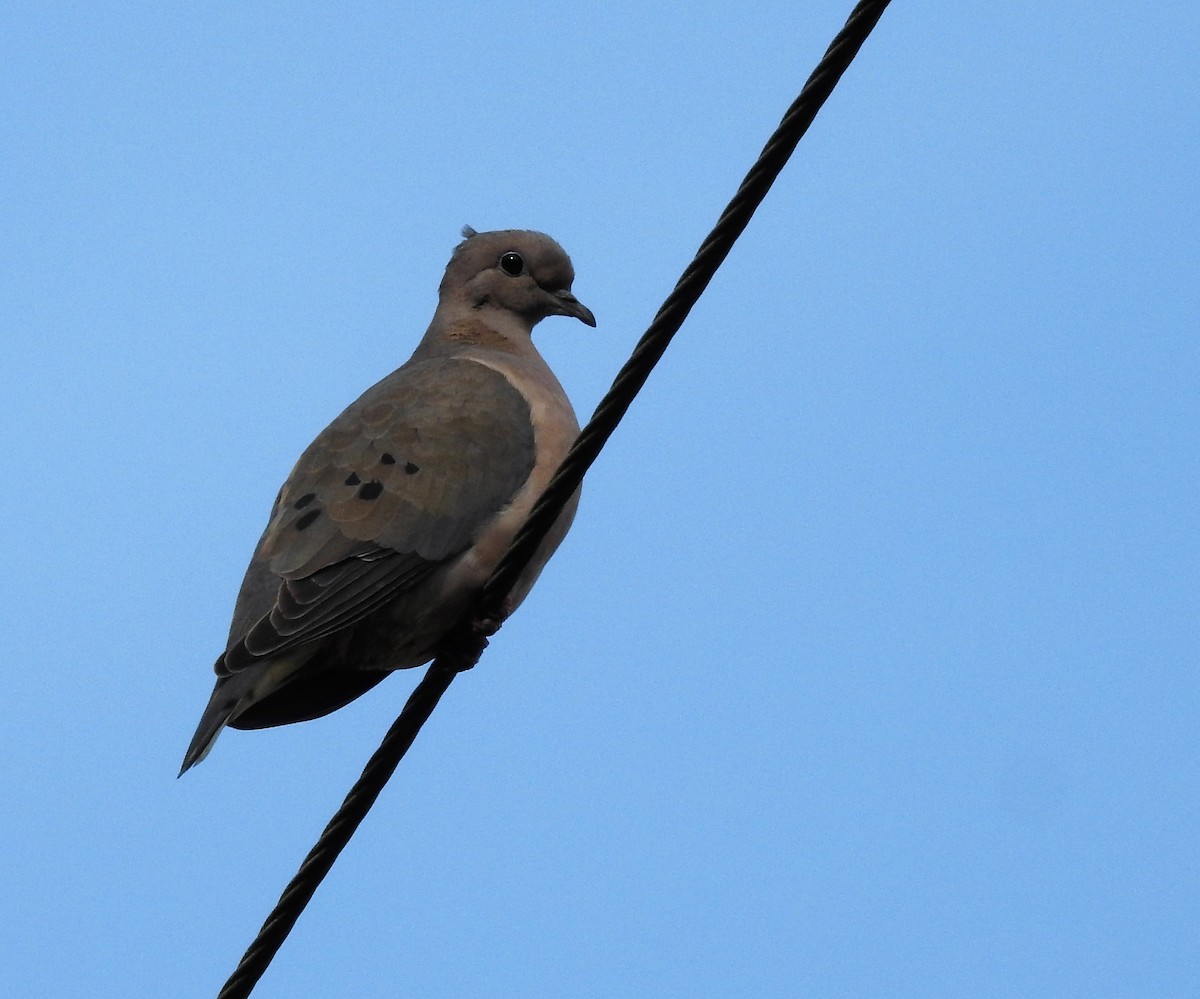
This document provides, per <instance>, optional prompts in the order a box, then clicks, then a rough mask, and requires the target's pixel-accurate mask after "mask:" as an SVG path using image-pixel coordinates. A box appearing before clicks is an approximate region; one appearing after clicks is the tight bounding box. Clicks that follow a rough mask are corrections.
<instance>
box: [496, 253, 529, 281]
mask: <svg viewBox="0 0 1200 999" xmlns="http://www.w3.org/2000/svg"><path fill="white" fill-rule="evenodd" d="M500 269H501V270H502V271H504V273H505V274H507V275H508V276H509V277H518V276H519V275H520V274H521V273H522V272H523V271H524V270H525V261H524V260H522V259H521V254H519V253H514V252H513V251H512V250H509V251H508V252H507V253H506V254H504V256H502V257H501V258H500Z"/></svg>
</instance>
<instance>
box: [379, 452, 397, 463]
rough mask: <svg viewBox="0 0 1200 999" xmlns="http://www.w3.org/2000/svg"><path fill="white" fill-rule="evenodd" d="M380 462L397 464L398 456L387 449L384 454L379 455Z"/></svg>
mask: <svg viewBox="0 0 1200 999" xmlns="http://www.w3.org/2000/svg"><path fill="white" fill-rule="evenodd" d="M379 464H381V465H394V464H396V456H395V455H392V454H388V453H387V452H386V451H384V452H383V454H381V455H380V456H379Z"/></svg>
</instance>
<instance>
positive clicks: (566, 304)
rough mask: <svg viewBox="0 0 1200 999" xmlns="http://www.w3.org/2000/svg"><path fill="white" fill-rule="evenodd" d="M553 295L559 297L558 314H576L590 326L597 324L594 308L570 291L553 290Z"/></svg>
mask: <svg viewBox="0 0 1200 999" xmlns="http://www.w3.org/2000/svg"><path fill="white" fill-rule="evenodd" d="M553 295H554V297H555V298H556V299H558V307H559V313H558V314H559V315H560V316H574V317H575V318H576V319H578V320H579V321H580V322H581V323H586V324H587V325H588V326H595V325H596V317H595V316H593V315H592V310H591V309H589V308H588V307H587V306H586V305H584V304H583V303H582V302H581V301H579V299H577V298H576V297H575V296H574V295H572V294H571V293H570V292H569V291H556V292H553Z"/></svg>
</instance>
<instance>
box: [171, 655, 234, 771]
mask: <svg viewBox="0 0 1200 999" xmlns="http://www.w3.org/2000/svg"><path fill="white" fill-rule="evenodd" d="M236 679H238V677H222V678H221V679H219V680H218V681H217V685H216V686H215V687H214V688H213V692H212V697H210V698H209V699H208V707H206V708H205V709H204V714H202V715H201V716H200V724H199V725H198V726H196V734H195V735H193V736H192V741H191V744H190V745H189V746H188V748H187V752H186V753H184V754H183V766H181V767H180V768H179V776H180V777H182V776H183V775H184V774H185V773H187V772H188V771H189V770H190V769H191V768H192V767H194V766H195V765H196V764H197V763H199V762H200V761H201V760H202V759H204V757H206V756H207V755H208V751H209V750H210V749H212V747H213V743H214V742H216V741H217V736H218V735H220V734H221V730H222V729H224V728H225V726H226V725H228V724H229V720H230V719H231V718H232V717H233V712H234V709H235V708H237V706H238V701H239V700H240V697H239V695H238V692H236V691H233V690H230V689H229V688H230V681H231V680H236Z"/></svg>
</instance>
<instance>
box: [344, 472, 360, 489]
mask: <svg viewBox="0 0 1200 999" xmlns="http://www.w3.org/2000/svg"><path fill="white" fill-rule="evenodd" d="M360 482H362V479H360V478H359V477H358V473H357V472H351V473H350V474H349V475H347V476H346V485H348V486H357V485H358V484H359V483H360Z"/></svg>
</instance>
